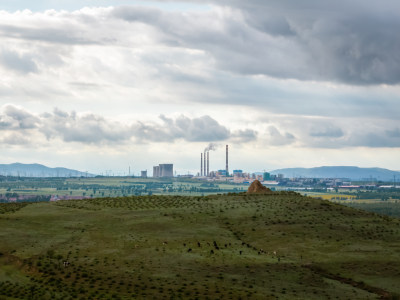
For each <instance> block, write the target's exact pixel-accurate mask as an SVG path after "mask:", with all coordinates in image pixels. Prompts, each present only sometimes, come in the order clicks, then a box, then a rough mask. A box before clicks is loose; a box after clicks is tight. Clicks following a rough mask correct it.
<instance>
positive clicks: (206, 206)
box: [0, 194, 400, 299]
mask: <svg viewBox="0 0 400 300" xmlns="http://www.w3.org/2000/svg"><path fill="white" fill-rule="evenodd" d="M7 207H10V210H11V206H1V207H0V226H1V228H2V230H1V231H0V241H1V243H0V252H1V253H2V254H1V255H0V299H3V298H4V299H13V298H33V299H57V298H59V299H68V298H70V299H76V298H82V299H88V298H93V299H99V298H104V299H108V298H116V299H127V298H134V297H136V298H166V299H170V298H174V299H176V298H207V297H208V298H223V299H238V298H239V297H241V298H252V299H257V298H259V299H268V298H271V299H273V298H275V297H279V298H280V299H285V298H287V299H293V298H297V299H313V298H314V299H321V298H326V299H329V298H331V299H335V298H340V299H375V298H378V297H379V296H381V295H385V296H388V297H389V296H394V297H395V296H397V295H400V271H399V270H400V232H399V228H400V226H399V225H400V220H396V219H391V218H387V217H381V216H378V215H375V214H372V213H367V212H364V211H359V210H354V209H352V208H348V207H344V206H340V205H338V204H334V203H330V202H327V201H320V200H316V199H311V198H306V197H301V196H298V195H295V194H275V195H264V196H263V195H250V196H249V195H232V196H225V195H224V196H208V197H204V198H202V197H178V196H175V197H173V196H152V197H129V198H119V199H90V200H79V201H60V202H57V203H39V204H30V205H27V206H24V205H21V206H20V207H15V205H14V206H13V207H12V210H13V211H10V212H6V213H3V214H1V213H2V212H4V211H6V210H8V209H7ZM17 209H19V210H17ZM214 242H215V243H216V245H217V247H216V246H215V245H214ZM217 248H218V249H217ZM189 249H190V250H189ZM261 249H262V250H261ZM274 252H275V253H276V254H275V253H274ZM65 260H68V261H69V262H70V266H69V267H66V268H64V267H63V266H62V262H63V261H65Z"/></svg>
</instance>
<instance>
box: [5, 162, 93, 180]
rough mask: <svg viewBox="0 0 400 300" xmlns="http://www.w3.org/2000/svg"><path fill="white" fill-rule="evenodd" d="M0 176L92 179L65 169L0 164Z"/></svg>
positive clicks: (36, 165) (87, 174)
mask: <svg viewBox="0 0 400 300" xmlns="http://www.w3.org/2000/svg"><path fill="white" fill-rule="evenodd" d="M0 175H3V176H21V177H80V176H84V177H93V176H95V175H93V174H89V173H87V172H80V171H77V170H72V169H67V168H49V167H46V166H44V165H41V164H21V163H13V164H0Z"/></svg>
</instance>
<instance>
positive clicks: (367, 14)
mask: <svg viewBox="0 0 400 300" xmlns="http://www.w3.org/2000/svg"><path fill="white" fill-rule="evenodd" d="M215 3H216V4H217V5H218V4H221V3H224V4H225V5H227V6H230V7H231V8H232V10H227V9H225V10H222V13H219V14H217V13H215V12H210V13H202V14H201V13H186V14H182V13H176V12H162V11H160V10H158V9H149V8H139V7H119V8H116V9H115V10H114V11H113V12H112V15H113V16H115V17H117V18H121V19H123V20H126V21H129V22H141V23H145V24H148V25H151V26H153V27H155V28H157V29H158V30H160V31H161V32H163V33H164V34H165V37H164V42H165V43H167V42H168V43H170V44H171V45H180V46H185V47H190V48H197V49H203V50H206V51H208V52H209V53H211V54H212V55H213V56H214V58H215V59H216V62H217V63H218V65H219V66H220V67H222V68H224V69H226V70H229V71H232V72H238V73H241V74H264V75H268V76H272V77H278V78H295V79H300V80H323V81H338V82H343V83H346V84H355V85H369V84H381V83H385V84H397V83H399V82H400V68H399V61H400V53H399V51H398V49H399V46H400V37H399V36H398V34H397V32H396V31H395V30H393V28H398V27H399V25H400V13H399V11H400V4H399V3H397V2H394V1H391V0H386V1H384V3H382V2H379V3H377V2H373V1H360V0H357V1H352V2H348V1H345V0H340V1H335V2H334V3H329V4H328V3H325V2H324V3H323V4H321V3H320V2H318V1H315V0H313V1H305V2H303V1H302V2H299V3H293V1H288V0H283V1H268V2H266V1H262V2H260V1H216V2H215ZM382 7H385V8H382ZM383 15H384V16H385V17H383ZM183 24H184V25H183Z"/></svg>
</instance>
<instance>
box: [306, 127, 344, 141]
mask: <svg viewBox="0 0 400 300" xmlns="http://www.w3.org/2000/svg"><path fill="white" fill-rule="evenodd" d="M343 135H344V133H343V130H342V129H341V128H339V127H335V126H332V125H328V126H326V127H322V128H321V127H314V128H312V129H311V132H310V136H313V137H332V138H339V137H342V136H343Z"/></svg>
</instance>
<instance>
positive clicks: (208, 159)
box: [207, 151, 210, 177]
mask: <svg viewBox="0 0 400 300" xmlns="http://www.w3.org/2000/svg"><path fill="white" fill-rule="evenodd" d="M209 176H210V151H207V177H209Z"/></svg>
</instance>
